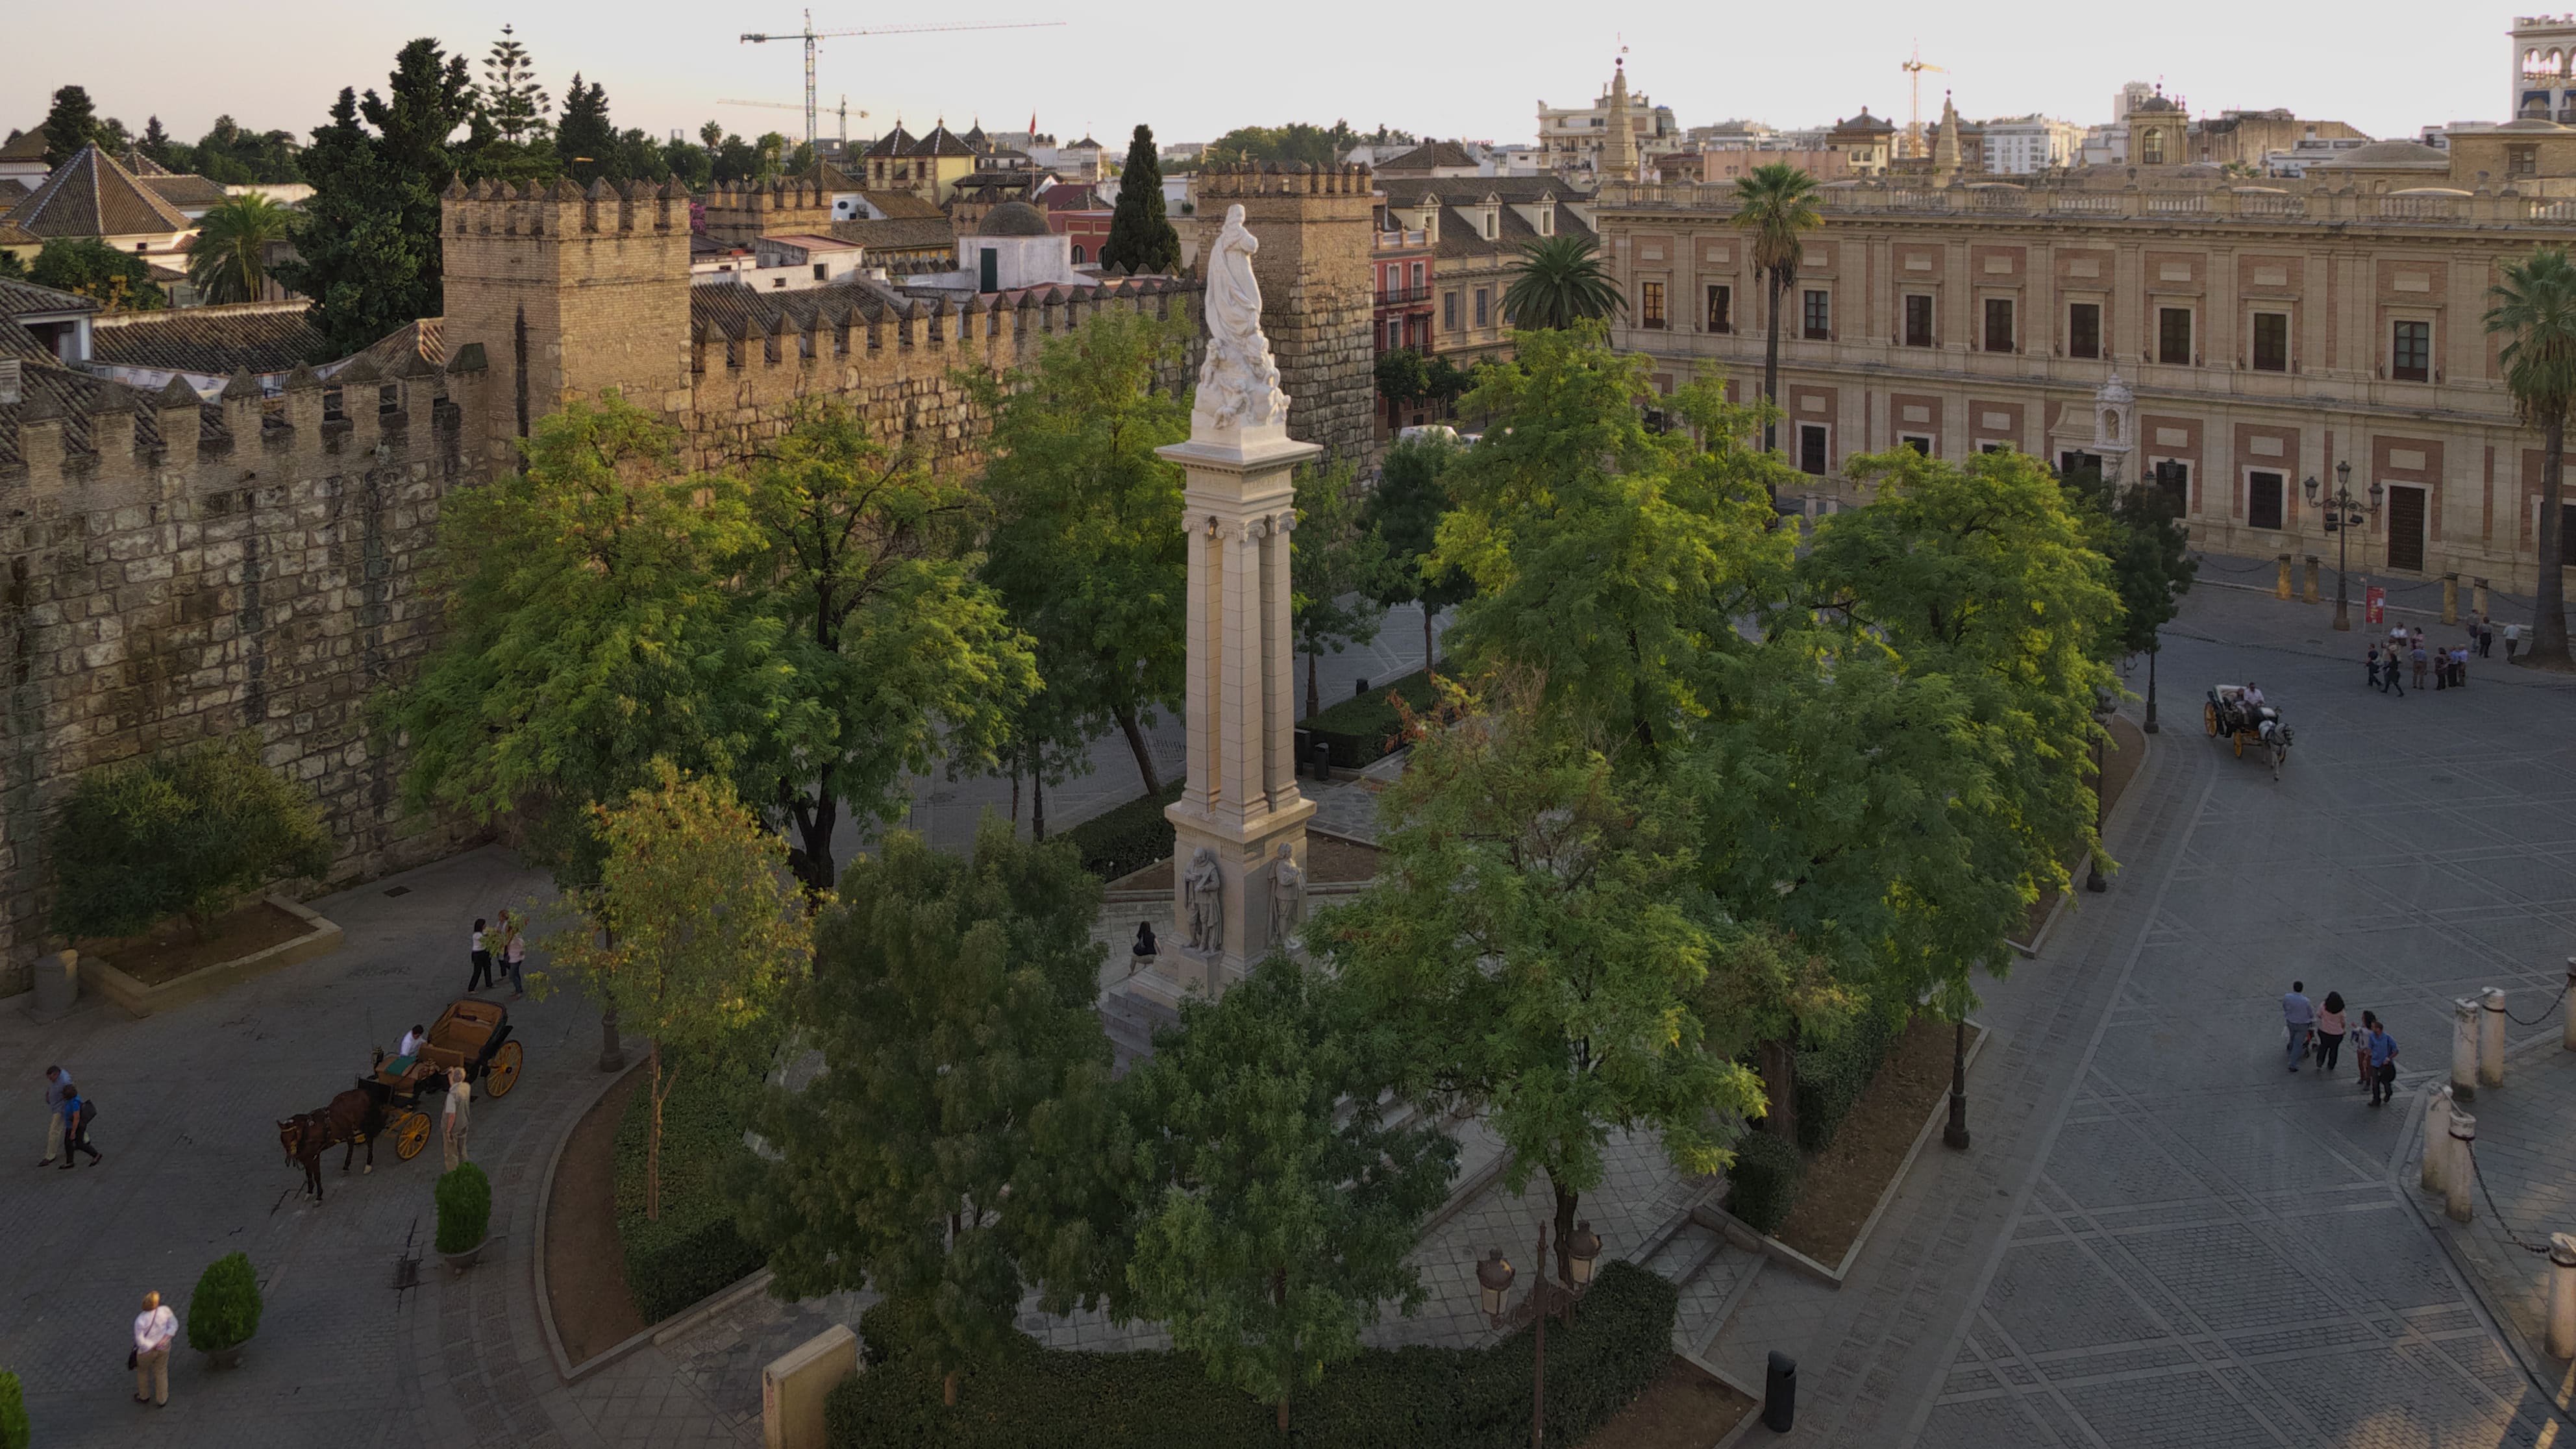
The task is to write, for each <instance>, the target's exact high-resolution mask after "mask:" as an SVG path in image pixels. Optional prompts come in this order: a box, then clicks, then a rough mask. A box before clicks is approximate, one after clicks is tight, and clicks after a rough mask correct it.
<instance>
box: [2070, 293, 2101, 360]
mask: <svg viewBox="0 0 2576 1449" xmlns="http://www.w3.org/2000/svg"><path fill="white" fill-rule="evenodd" d="M2066 355H2067V356H2069V357H2099V356H2101V355H2102V304H2101V303H2099V302H2076V303H2072V304H2070V305H2068V307H2067V309H2066Z"/></svg>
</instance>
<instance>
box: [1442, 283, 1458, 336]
mask: <svg viewBox="0 0 2576 1449" xmlns="http://www.w3.org/2000/svg"><path fill="white" fill-rule="evenodd" d="M1440 326H1441V328H1442V329H1443V330H1444V331H1449V332H1455V331H1457V330H1458V294H1457V293H1455V292H1443V293H1441V294H1440Z"/></svg>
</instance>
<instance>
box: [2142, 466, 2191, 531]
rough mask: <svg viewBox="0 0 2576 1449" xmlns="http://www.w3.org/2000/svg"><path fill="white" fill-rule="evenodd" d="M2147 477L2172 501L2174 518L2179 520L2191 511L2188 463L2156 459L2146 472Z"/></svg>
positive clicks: (2189, 467) (2189, 469)
mask: <svg viewBox="0 0 2576 1449" xmlns="http://www.w3.org/2000/svg"><path fill="white" fill-rule="evenodd" d="M2147 476H2148V477H2149V478H2151V479H2153V480H2154V481H2155V484H2156V486H2157V487H2159V488H2162V489H2163V490H2165V496H2166V497H2168V498H2170V499H2172V500H2173V506H2174V516H2175V517H2177V518H2179V517H2181V516H2182V515H2183V514H2186V513H2188V512H2190V511H2191V465H2190V464H2189V463H2184V462H2180V461H2178V460H2176V459H2173V458H2158V459H2157V460H2156V461H2155V464H2154V465H2153V466H2152V467H2151V468H2150V469H2149V470H2148V473H2147Z"/></svg>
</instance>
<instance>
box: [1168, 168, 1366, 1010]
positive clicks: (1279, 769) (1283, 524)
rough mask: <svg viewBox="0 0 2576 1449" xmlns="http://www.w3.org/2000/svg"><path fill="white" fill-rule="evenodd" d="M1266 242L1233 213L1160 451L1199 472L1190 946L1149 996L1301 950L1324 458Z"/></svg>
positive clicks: (1199, 987)
mask: <svg viewBox="0 0 2576 1449" xmlns="http://www.w3.org/2000/svg"><path fill="white" fill-rule="evenodd" d="M1260 245H1261V244H1260V242H1259V241H1258V240H1257V239H1256V238H1255V237H1254V236H1253V235H1252V233H1251V232H1249V231H1247V230H1245V228H1244V225H1243V208H1242V207H1241V206H1230V207H1228V208H1227V209H1226V215H1225V225H1224V227H1223V229H1222V230H1220V231H1219V232H1218V233H1217V235H1216V237H1215V239H1214V240H1213V241H1212V242H1211V243H1210V244H1209V247H1208V250H1207V253H1206V256H1205V259H1204V263H1203V266H1204V270H1205V272H1206V276H1207V323H1208V343H1207V359H1206V361H1205V362H1204V363H1203V364H1202V365H1201V366H1200V368H1199V379H1198V395H1197V403H1196V406H1195V408H1194V409H1193V410H1192V412H1191V414H1190V440H1189V441H1188V442H1186V443H1174V444H1172V445H1171V446H1169V447H1166V448H1163V449H1161V450H1160V451H1161V454H1162V456H1163V457H1166V458H1169V459H1171V460H1172V461H1173V462H1175V463H1178V464H1180V465H1181V466H1182V467H1183V468H1185V469H1187V470H1188V472H1189V484H1188V487H1187V489H1186V490H1185V491H1184V492H1183V494H1182V498H1183V500H1184V503H1183V506H1184V508H1185V509H1186V514H1185V516H1186V518H1187V521H1188V527H1189V531H1190V599H1189V654H1190V658H1189V690H1188V705H1187V708H1186V710H1185V711H1184V713H1185V715H1186V721H1185V722H1186V724H1187V727H1188V731H1189V781H1188V787H1187V790H1186V792H1185V793H1184V794H1183V795H1182V796H1181V798H1180V800H1179V801H1178V802H1176V803H1174V804H1172V805H1170V806H1167V807H1165V810H1164V813H1165V814H1166V815H1167V816H1169V817H1170V819H1171V822H1172V831H1173V843H1172V874H1173V881H1172V889H1173V902H1172V905H1173V935H1174V937H1175V938H1176V939H1175V940H1173V941H1171V942H1169V943H1167V945H1166V948H1165V950H1164V952H1163V954H1162V956H1161V957H1160V958H1159V960H1158V962H1157V965H1156V967H1155V970H1154V971H1153V972H1152V973H1149V974H1144V975H1139V976H1138V977H1137V978H1136V984H1137V985H1138V986H1140V987H1143V988H1144V989H1145V990H1147V991H1149V992H1151V993H1153V994H1155V995H1158V996H1164V997H1167V998H1177V997H1178V996H1181V995H1184V994H1189V993H1199V992H1203V993H1205V994H1207V995H1210V996H1213V995H1217V994H1219V993H1221V992H1223V991H1224V990H1225V989H1226V988H1227V987H1228V986H1231V985H1233V984H1234V983H1235V982H1236V981H1238V980H1240V979H1242V977H1243V974H1244V972H1245V971H1246V970H1247V969H1249V967H1250V966H1251V965H1252V964H1253V963H1254V962H1256V961H1258V960H1260V959H1261V958H1262V957H1263V956H1264V955H1265V954H1267V953H1268V952H1269V950H1271V949H1272V947H1273V945H1274V944H1276V943H1284V942H1285V941H1286V940H1287V939H1288V937H1289V935H1290V934H1291V933H1292V932H1293V930H1294V923H1293V922H1288V921H1280V922H1277V923H1276V924H1275V926H1274V921H1273V917H1274V916H1275V915H1277V914H1278V913H1279V912H1281V911H1282V910H1290V911H1293V910H1294V909H1295V908H1296V906H1297V904H1298V903H1300V902H1302V900H1303V899H1304V883H1305V876H1304V866H1305V860H1306V818H1307V817H1308V816H1310V815H1312V814H1314V813H1315V806H1314V802H1312V801H1310V800H1308V799H1306V798H1305V796H1304V795H1303V794H1301V793H1300V792H1299V791H1298V789H1297V767H1296V759H1295V744H1296V733H1295V727H1294V726H1295V714H1294V711H1295V709H1296V699H1297V692H1296V687H1295V684H1296V673H1295V664H1296V657H1295V653H1294V649H1293V641H1292V637H1291V634H1290V630H1289V614H1288V609H1289V591H1288V549H1289V537H1290V531H1291V530H1292V529H1294V528H1295V527H1296V523H1297V513H1296V508H1295V502H1296V489H1295V484H1294V482H1293V479H1292V470H1293V469H1294V468H1295V467H1296V465H1298V464H1300V463H1304V462H1308V461H1310V460H1312V459H1315V458H1317V457H1319V456H1321V454H1322V453H1323V449H1322V448H1321V447H1319V446H1317V445H1316V444H1313V443H1300V442H1295V441H1292V440H1291V439H1290V438H1289V436H1288V397H1287V394H1285V393H1283V392H1281V391H1280V388H1279V369H1278V366H1277V364H1276V363H1275V362H1274V361H1273V359H1272V357H1271V355H1270V343H1269V339H1268V338H1266V337H1264V336H1263V335H1262V331H1261V288H1260V284H1259V283H1258V282H1257V281H1256V280H1255V279H1254V277H1253V269H1252V256H1253V253H1254V252H1256V251H1257V250H1259V248H1260ZM1283 902H1285V903H1286V904H1285V905H1284V906H1283V904H1282V903H1283Z"/></svg>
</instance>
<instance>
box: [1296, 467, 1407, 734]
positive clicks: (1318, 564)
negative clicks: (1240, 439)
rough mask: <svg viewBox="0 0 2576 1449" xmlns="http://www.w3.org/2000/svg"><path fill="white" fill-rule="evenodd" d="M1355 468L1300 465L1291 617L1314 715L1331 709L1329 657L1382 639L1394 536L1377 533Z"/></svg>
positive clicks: (1308, 710) (1308, 708)
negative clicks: (1321, 674) (1324, 680)
mask: <svg viewBox="0 0 2576 1449" xmlns="http://www.w3.org/2000/svg"><path fill="white" fill-rule="evenodd" d="M1365 506H1366V500H1365V499H1363V498H1362V497H1361V495H1360V489H1359V484H1358V482H1357V481H1356V480H1355V479H1354V478H1353V476H1352V469H1351V465H1350V464H1348V463H1337V464H1334V465H1332V466H1330V467H1315V466H1308V467H1304V468H1300V469H1298V470H1297V527H1296V530H1295V533H1294V535H1293V540H1292V541H1293V545H1294V546H1293V547H1292V548H1291V549H1290V550H1289V559H1288V563H1289V569H1288V571H1289V575H1290V583H1289V615H1290V618H1291V619H1292V621H1293V624H1294V627H1295V630H1296V635H1297V648H1298V650H1299V652H1301V653H1303V654H1304V655H1305V656H1306V713H1307V715H1308V716H1310V717H1311V716H1313V715H1315V714H1317V713H1319V712H1321V711H1322V709H1323V707H1324V706H1323V701H1322V699H1321V698H1320V697H1319V692H1318V691H1319V686H1318V685H1317V683H1316V669H1317V667H1318V666H1319V665H1320V664H1321V663H1322V661H1323V656H1324V655H1326V654H1339V653H1341V652H1342V651H1343V650H1344V649H1346V648H1349V647H1350V646H1351V645H1353V644H1366V643H1368V642H1369V641H1370V640H1372V639H1375V638H1376V637H1377V628H1378V624H1379V622H1380V621H1381V620H1383V619H1384V618H1385V617H1386V605H1385V604H1384V603H1383V602H1381V601H1380V599H1379V597H1378V592H1379V582H1380V579H1381V578H1382V577H1383V575H1384V574H1385V572H1386V540H1384V539H1383V538H1380V537H1379V536H1378V535H1377V534H1375V533H1372V532H1370V531H1369V529H1368V527H1367V526H1366V524H1365V522H1364V520H1363V518H1362V516H1361V515H1362V511H1363V509H1364V508H1365Z"/></svg>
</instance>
